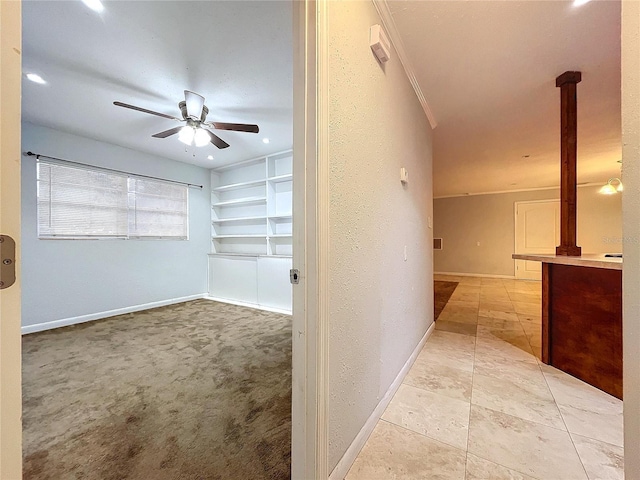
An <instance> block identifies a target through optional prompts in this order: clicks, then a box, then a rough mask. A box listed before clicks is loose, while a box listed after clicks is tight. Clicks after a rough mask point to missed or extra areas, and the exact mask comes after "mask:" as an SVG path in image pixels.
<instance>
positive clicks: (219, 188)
mask: <svg viewBox="0 0 640 480" xmlns="http://www.w3.org/2000/svg"><path fill="white" fill-rule="evenodd" d="M292 167H293V155H292V152H291V151H287V152H279V153H276V154H273V155H267V156H264V157H260V158H254V159H251V160H247V161H244V162H236V163H235V164H233V165H227V166H225V167H222V168H218V169H215V170H211V207H212V214H211V230H212V231H211V238H212V244H211V247H212V252H213V253H220V254H231V253H232V254H248V255H267V256H269V255H274V256H275V255H284V256H290V255H291V253H292V235H291V232H292V227H293V217H292V215H291V202H292V193H293V174H292V172H293V170H292ZM256 239H262V241H260V240H256ZM270 239H273V241H270Z"/></svg>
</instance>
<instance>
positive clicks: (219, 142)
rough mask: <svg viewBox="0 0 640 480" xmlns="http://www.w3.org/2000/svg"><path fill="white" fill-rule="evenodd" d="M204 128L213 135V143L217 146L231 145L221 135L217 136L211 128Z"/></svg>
mask: <svg viewBox="0 0 640 480" xmlns="http://www.w3.org/2000/svg"><path fill="white" fill-rule="evenodd" d="M203 130H204V131H205V132H207V133H208V134H209V136H210V137H211V143H213V144H214V145H215V146H216V147H218V148H227V147H228V146H229V144H228V143H227V142H225V141H224V140H222V139H221V138H220V137H219V136H217V135H216V134H215V133H213V132H212V131H211V130H207V129H206V128H203Z"/></svg>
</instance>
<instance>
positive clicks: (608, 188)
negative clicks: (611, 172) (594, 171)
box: [598, 178, 624, 195]
mask: <svg viewBox="0 0 640 480" xmlns="http://www.w3.org/2000/svg"><path fill="white" fill-rule="evenodd" d="M612 182H618V186H617V187H614V186H613V185H612ZM623 190H624V187H623V186H622V181H621V180H620V179H619V178H610V179H609V181H608V182H607V183H606V184H605V185H603V186H602V188H600V190H598V193H602V194H603V195H613V194H615V193H618V192H622V191H623Z"/></svg>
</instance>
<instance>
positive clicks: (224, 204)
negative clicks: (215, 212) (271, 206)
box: [211, 197, 267, 207]
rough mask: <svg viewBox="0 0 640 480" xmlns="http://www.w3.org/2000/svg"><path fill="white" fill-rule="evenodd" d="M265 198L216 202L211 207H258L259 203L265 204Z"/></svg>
mask: <svg viewBox="0 0 640 480" xmlns="http://www.w3.org/2000/svg"><path fill="white" fill-rule="evenodd" d="M266 202H267V197H247V198H237V199H235V200H227V201H224V202H217V203H214V204H212V205H211V206H212V207H230V206H240V205H259V204H261V203H266Z"/></svg>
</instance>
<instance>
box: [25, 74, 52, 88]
mask: <svg viewBox="0 0 640 480" xmlns="http://www.w3.org/2000/svg"><path fill="white" fill-rule="evenodd" d="M27 78H28V79H29V80H31V81H32V82H34V83H39V84H41V85H44V84H45V83H47V82H45V81H44V78H42V77H41V76H40V75H38V74H37V73H27Z"/></svg>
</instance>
